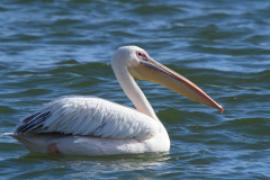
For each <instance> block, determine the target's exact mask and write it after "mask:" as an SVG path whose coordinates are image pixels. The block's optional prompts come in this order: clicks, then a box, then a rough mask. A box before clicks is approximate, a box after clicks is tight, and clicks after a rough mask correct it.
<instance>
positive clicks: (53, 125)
mask: <svg viewBox="0 0 270 180" xmlns="http://www.w3.org/2000/svg"><path fill="white" fill-rule="evenodd" d="M111 63H112V69H113V71H114V74H115V76H116V78H117V80H118V82H119V84H120V86H121V87H122V89H123V91H124V92H125V94H126V95H127V97H128V98H129V99H130V100H131V102H132V103H133V105H134V107H135V109H133V108H131V107H126V106H123V105H120V104H117V103H114V102H110V101H108V100H104V99H101V98H97V97H91V96H89V97H83V96H69V97H68V96H67V97H62V98H59V99H56V100H54V101H52V102H50V103H48V104H46V105H44V107H43V108H41V109H40V110H39V111H38V112H37V113H35V114H33V115H31V116H29V117H27V118H25V119H23V120H22V121H21V122H20V124H19V125H18V126H17V128H16V131H15V132H14V133H12V134H10V135H11V136H12V137H14V138H16V139H17V140H18V141H20V142H21V143H22V144H24V145H25V147H26V148H28V149H29V150H30V151H31V152H39V153H54V154H66V155H88V156H97V155H113V154H136V153H146V152H168V151H169V150H170V138H169V136H168V133H167V131H166V129H165V127H164V126H163V124H162V123H161V121H160V120H159V119H158V117H157V116H156V114H155V112H154V110H153V108H152V106H151V104H150V103H149V102H148V100H147V98H146V97H145V95H144V94H143V92H142V90H141V89H140V88H139V86H138V85H137V83H136V81H135V78H136V79H138V80H149V81H152V82H155V83H159V84H161V85H164V86H165V87H168V88H169V89H171V90H173V91H175V92H177V93H179V94H182V95H184V96H186V97H187V98H189V99H191V100H192V101H195V102H199V103H202V104H206V105H208V106H211V107H214V108H217V109H218V110H220V111H221V112H222V111H223V108H222V106H221V105H219V104H218V103H217V102H216V101H214V100H213V99H212V98H211V97H210V96H208V95H207V94H206V93H205V92H204V91H203V90H202V89H200V88H199V87H198V86H196V85H195V84H194V83H192V82H191V81H189V80H188V79H186V78H185V77H183V76H182V75H180V74H178V73H176V72H174V71H173V70H171V69H169V68H168V67H166V66H164V65H162V64H160V63H158V62H157V61H155V60H154V59H153V58H151V57H150V55H149V54H148V53H147V52H146V51H145V50H143V49H142V48H140V47H137V46H123V47H120V48H119V49H118V50H117V51H116V52H115V54H114V55H113V58H112V62H111Z"/></svg>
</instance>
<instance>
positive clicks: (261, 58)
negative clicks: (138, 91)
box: [0, 0, 270, 179]
mask: <svg viewBox="0 0 270 180" xmlns="http://www.w3.org/2000/svg"><path fill="white" fill-rule="evenodd" d="M0 21H1V23H0V77H1V81H0V133H4V132H10V131H13V130H14V127H15V125H16V124H17V122H18V121H19V120H20V119H22V118H23V117H25V116H27V115H29V114H30V113H32V112H34V111H35V110H37V109H38V108H39V107H41V105H42V104H43V103H46V102H48V101H51V100H53V99H54V98H56V97H59V96H63V95H72V94H80V95H95V96H99V97H102V98H106V99H109V100H112V101H115V102H118V103H121V104H125V105H131V103H130V102H129V101H128V99H127V98H126V97H125V96H124V94H123V92H122V91H121V89H120V87H119V86H118V83H117V81H116V80H115V77H114V75H113V73H112V70H111V68H110V65H109V63H110V58H111V55H112V53H113V51H114V50H115V49H116V48H117V47H119V46H121V45H128V44H136V45H139V46H141V47H143V48H145V49H146V50H148V52H149V53H150V54H151V55H152V56H153V57H154V58H156V59H157V60H159V61H160V62H162V63H163V64H165V65H167V66H169V67H171V68H172V69H175V70H176V71H177V72H179V73H181V74H183V75H185V76H186V77H188V78H189V79H191V80H192V81H194V82H195V83H197V84H198V85H199V86H201V87H202V88H203V89H204V90H205V91H207V92H208V93H209V95H211V96H212V97H214V98H215V99H216V100H217V101H218V102H220V103H221V104H222V105H223V106H224V108H225V112H224V113H223V114H221V113H218V112H217V111H215V110H212V109H210V108H208V107H205V106H202V105H198V104H195V103H193V102H190V101H188V100H186V99H185V98H183V97H181V96H179V95H177V94H175V93H173V92H170V91H168V90H167V89H165V88H162V87H160V86H159V85H157V84H152V83H147V82H140V83H139V84H140V86H141V87H142V89H143V90H144V92H145V94H146V95H147V97H148V98H149V100H150V101H151V103H152V105H153V106H154V108H155V110H156V112H157V114H158V116H159V117H160V119H161V120H162V121H163V122H164V124H165V126H166V128H167V129H168V131H169V134H170V137H171V142H172V146H171V152H170V153H169V154H145V155H132V156H127V155H125V156H110V157H92V158H89V157H57V156H56V157H55V156H46V155H45V156H44V155H33V154H29V153H28V151H27V150H26V149H25V148H24V147H23V146H22V145H20V144H19V143H18V142H16V141H15V140H14V139H11V138H9V137H5V136H1V137H0V178H1V179H19V178H21V179H30V178H36V179H52V178H67V179H130V178H134V179H143V178H146V179H169V178H171V179H268V178H270V175H269V172H270V166H269V164H270V2H269V1H267V0H257V1H252V0H249V1H241V0H240V1H231V0H228V1H227V0H226V1H225V0H220V1H214V0H205V1H195V0H193V1H176V0H171V1H161V0H160V1H156V0H146V1H137V0H132V1H124V0H117V1H98V0H63V1H56V0H38V1H36V0H2V1H1V2H0Z"/></svg>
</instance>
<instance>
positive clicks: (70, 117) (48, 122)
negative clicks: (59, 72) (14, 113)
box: [16, 97, 159, 139]
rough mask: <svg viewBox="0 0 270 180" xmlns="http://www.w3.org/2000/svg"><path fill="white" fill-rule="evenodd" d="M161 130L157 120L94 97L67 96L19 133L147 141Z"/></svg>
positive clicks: (23, 125) (27, 121)
mask: <svg viewBox="0 0 270 180" xmlns="http://www.w3.org/2000/svg"><path fill="white" fill-rule="evenodd" d="M158 130H159V123H157V121H155V120H154V119H152V118H150V117H149V116H147V115H144V114H143V113H140V112H138V111H136V110H134V109H131V108H128V107H125V106H121V105H119V104H116V103H113V102H110V101H107V100H104V99H100V98H95V97H64V98H60V99H57V100H55V101H53V102H51V103H49V104H48V105H46V106H45V107H44V108H43V109H42V110H41V111H39V112H38V113H36V114H34V115H32V116H29V117H27V118H25V119H24V120H23V121H22V122H21V123H20V124H19V126H18V127H17V129H16V132H17V133H30V134H40V133H55V132H57V133H63V134H72V135H82V136H96V137H103V138H121V139H122V138H135V139H146V138H148V137H150V136H152V135H154V134H155V133H157V131H158Z"/></svg>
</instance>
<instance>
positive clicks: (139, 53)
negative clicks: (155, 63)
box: [136, 51, 148, 61]
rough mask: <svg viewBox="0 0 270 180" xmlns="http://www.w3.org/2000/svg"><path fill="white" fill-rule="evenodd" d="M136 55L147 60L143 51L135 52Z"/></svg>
mask: <svg viewBox="0 0 270 180" xmlns="http://www.w3.org/2000/svg"><path fill="white" fill-rule="evenodd" d="M136 55H137V56H138V57H139V58H141V59H143V60H145V61H147V60H148V58H147V55H146V54H145V53H143V52H139V51H138V52H136Z"/></svg>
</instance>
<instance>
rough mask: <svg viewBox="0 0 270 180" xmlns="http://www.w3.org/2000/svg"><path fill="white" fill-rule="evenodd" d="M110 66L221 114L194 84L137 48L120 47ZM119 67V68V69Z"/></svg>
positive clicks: (217, 106) (219, 107) (221, 108)
mask: <svg viewBox="0 0 270 180" xmlns="http://www.w3.org/2000/svg"><path fill="white" fill-rule="evenodd" d="M112 65H113V66H114V67H113V68H114V69H116V68H115V66H118V67H117V68H118V69H119V68H121V69H127V70H128V72H129V74H131V75H132V76H133V77H134V78H135V79H138V80H148V81H151V82H155V83H158V84H161V85H163V86H165V87H167V88H169V89H171V90H173V91H175V92H177V93H179V94H181V95H183V96H185V97H187V98H188V99H190V100H192V101H195V102H198V103H201V104H206V105H208V106H210V107H213V108H216V109H218V110H219V111H220V112H223V111H224V109H223V107H222V106H221V105H220V104H218V103H217V102H216V101H215V100H213V99H212V98H211V97H210V96H209V95H207V94H206V93H205V92H204V91H203V90H202V89H201V88H199V87H198V86H197V85H196V84H194V83H193V82H191V81H190V80H188V79H187V78H185V77H184V76H182V75H180V74H178V73H177V72H175V71H173V70H171V69H170V68H168V67H166V66H164V65H162V64H160V63H159V62H157V61H156V60H154V59H153V58H152V57H151V56H150V55H149V54H148V53H147V52H146V51H145V50H144V49H142V48H140V47H138V46H122V47H120V48H119V49H118V50H117V51H116V53H115V54H114V56H113V59H112ZM119 66H121V67H119Z"/></svg>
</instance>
